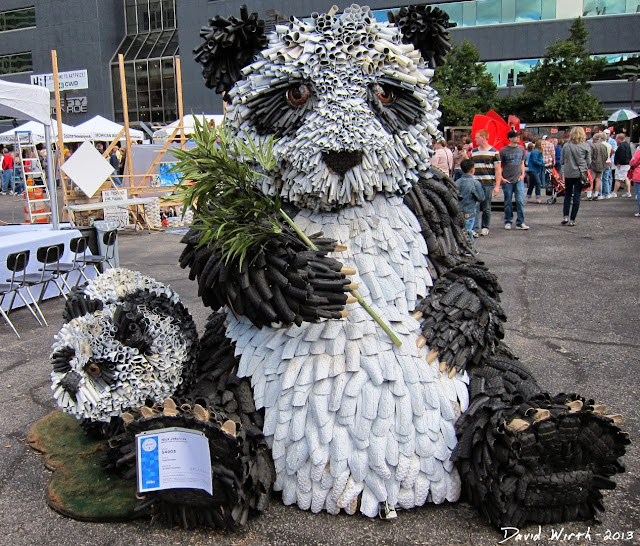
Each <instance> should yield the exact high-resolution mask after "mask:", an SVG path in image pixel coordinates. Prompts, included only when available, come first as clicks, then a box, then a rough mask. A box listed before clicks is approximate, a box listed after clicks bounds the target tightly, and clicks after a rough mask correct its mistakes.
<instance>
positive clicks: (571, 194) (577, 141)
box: [560, 127, 591, 226]
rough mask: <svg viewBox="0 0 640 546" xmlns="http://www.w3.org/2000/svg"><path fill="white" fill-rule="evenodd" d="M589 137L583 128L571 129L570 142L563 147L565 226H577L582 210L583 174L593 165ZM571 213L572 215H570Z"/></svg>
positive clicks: (563, 216)
mask: <svg viewBox="0 0 640 546" xmlns="http://www.w3.org/2000/svg"><path fill="white" fill-rule="evenodd" d="M586 140H587V136H586V135H585V133H584V129H583V128H582V127H574V128H573V129H571V133H570V136H569V142H567V143H566V144H565V145H564V146H563V147H562V177H563V178H564V184H565V191H564V204H563V206H562V222H560V223H561V224H562V225H563V226H564V225H567V224H568V225H570V226H575V225H576V216H578V209H579V208H580V194H581V192H582V182H581V176H582V173H586V172H587V170H588V169H589V165H590V164H591V147H590V146H589V145H588V144H587V143H586V142H585V141H586ZM569 212H571V214H569Z"/></svg>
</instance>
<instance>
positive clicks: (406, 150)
mask: <svg viewBox="0 0 640 546" xmlns="http://www.w3.org/2000/svg"><path fill="white" fill-rule="evenodd" d="M403 10H404V15H403V12H402V11H401V12H400V13H399V14H396V15H391V16H390V19H391V20H392V22H384V23H381V22H378V21H376V19H375V17H374V15H373V13H372V12H371V11H370V10H369V8H366V7H365V8H360V7H359V6H356V5H353V6H351V7H350V8H348V9H347V10H345V12H344V13H343V14H342V15H340V16H337V15H335V13H333V12H329V13H328V14H323V15H317V14H314V15H313V17H311V18H310V19H308V20H304V21H302V20H299V19H297V18H295V17H292V18H291V20H290V21H289V22H288V23H287V24H286V25H277V26H276V29H275V32H273V33H272V34H270V35H269V37H268V42H267V43H265V40H260V39H251V35H247V33H246V32H245V33H244V34H243V36H244V37H245V41H244V42H238V40H237V39H236V37H237V36H236V35H235V34H231V35H224V33H222V34H221V33H220V30H221V29H223V23H220V24H219V25H218V27H216V22H217V21H218V22H219V21H220V18H218V19H214V20H211V21H210V23H211V27H209V28H210V29H212V30H211V32H208V33H207V32H206V31H203V36H204V37H205V39H207V41H206V42H205V44H203V45H202V46H201V47H200V48H199V49H198V50H196V52H197V58H198V59H199V60H200V62H202V63H203V64H204V66H205V68H204V71H203V73H204V75H205V79H206V81H207V85H209V86H211V87H216V88H217V90H218V91H223V92H225V99H226V100H227V102H228V107H227V112H226V121H225V124H226V125H227V126H228V127H230V128H231V130H232V131H233V132H234V133H236V134H237V135H239V136H240V137H243V136H248V137H251V138H253V139H254V140H259V139H266V138H267V137H268V136H271V135H273V136H275V137H276V138H277V139H278V140H277V143H276V145H275V148H274V152H275V154H276V157H277V159H278V165H277V167H276V169H275V171H274V172H273V173H271V174H272V176H271V179H270V181H269V183H268V184H266V185H265V186H263V188H264V190H265V191H267V192H269V193H270V194H275V193H279V194H280V195H281V197H282V198H283V200H284V201H288V202H290V203H292V204H294V205H296V206H298V207H307V208H311V209H314V210H318V209H319V210H331V209H336V208H339V207H344V206H349V205H357V204H361V203H363V202H364V201H365V200H371V199H373V198H374V197H375V195H376V194H378V193H382V194H384V195H394V194H404V193H406V192H407V191H408V190H409V189H410V188H411V186H412V185H413V183H415V182H416V181H417V180H418V179H419V178H420V175H421V172H424V171H425V170H427V169H428V168H429V155H430V143H431V139H432V138H433V137H435V136H437V135H438V131H437V123H438V118H439V115H440V113H439V111H438V97H437V94H436V93H435V91H434V90H433V89H432V88H431V87H430V86H429V82H430V79H431V77H432V75H433V68H432V67H431V66H429V64H428V63H427V62H425V60H424V56H423V53H425V52H429V53H428V54H427V55H428V57H430V58H432V59H434V58H435V57H436V56H435V55H434V54H433V51H434V47H435V46H433V44H432V43H431V42H430V43H428V44H425V43H414V41H415V39H417V36H418V35H427V34H429V32H428V28H427V27H428V26H429V24H431V27H429V28H436V26H437V25H440V30H441V31H444V32H445V33H446V26H447V24H446V21H447V18H446V15H444V14H443V12H441V11H440V10H436V9H431V8H425V7H424V6H420V7H417V8H416V7H414V8H413V11H409V10H407V9H406V8H403ZM224 21H227V22H228V20H227V19H225V20H224ZM235 22H237V21H235ZM443 24H444V26H443ZM412 25H413V27H415V28H413V27H412ZM239 26H241V25H239V24H236V25H235V26H234V28H238V27H239ZM423 26H424V27H425V29H424V32H422V30H423V29H422V27H423ZM224 28H226V27H224ZM257 28H259V26H258V27H257ZM216 31H217V34H216ZM438 32H440V31H438ZM258 34H259V32H258ZM436 34H437V32H436ZM441 34H442V32H440V37H442V36H441ZM407 35H409V37H410V38H412V39H414V40H413V41H412V40H408V39H407ZM215 36H218V37H219V40H218V42H216V40H215V39H214V37H215ZM208 38H209V39H208ZM231 38H233V39H231ZM225 40H226V41H231V42H233V43H235V44H237V46H238V48H239V49H240V50H243V45H242V44H244V54H243V55H240V54H238V53H237V51H236V52H235V53H234V57H233V58H235V59H243V58H244V59H248V61H247V64H246V66H244V67H237V66H235V67H234V66H233V64H232V63H231V61H230V59H231V58H232V57H225V55H229V53H225V51H227V52H228V49H229V48H227V49H226V50H225V48H224V47H222V45H221V44H223V43H225V42H224V41H225ZM442 41H443V42H444V43H446V41H445V40H444V38H443V39H442ZM440 53H442V52H441V51H440V52H439V53H438V55H437V56H438V58H440V57H441V55H440ZM249 60H250V61H249ZM225 62H226V66H228V69H227V70H224V71H223V72H220V70H219V67H220V66H223V65H225ZM240 64H243V63H242V62H240ZM240 68H241V69H240ZM230 74H231V75H233V74H236V75H237V78H233V77H230V76H229V75H230Z"/></svg>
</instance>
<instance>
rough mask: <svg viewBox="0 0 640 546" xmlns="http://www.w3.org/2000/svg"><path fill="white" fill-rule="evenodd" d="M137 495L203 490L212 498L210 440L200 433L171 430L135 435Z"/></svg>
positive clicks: (184, 429)
mask: <svg viewBox="0 0 640 546" xmlns="http://www.w3.org/2000/svg"><path fill="white" fill-rule="evenodd" d="M136 455H137V471H138V491H139V492H140V493H146V492H147V491H159V490H164V489H203V490H204V491H206V492H207V493H209V494H210V495H212V494H213V480H212V477H211V455H210V452H209V440H208V439H207V437H206V436H205V435H204V434H203V433H202V432H200V431H198V430H191V429H188V428H180V427H171V428H161V429H157V430H152V431H147V432H142V433H140V434H136Z"/></svg>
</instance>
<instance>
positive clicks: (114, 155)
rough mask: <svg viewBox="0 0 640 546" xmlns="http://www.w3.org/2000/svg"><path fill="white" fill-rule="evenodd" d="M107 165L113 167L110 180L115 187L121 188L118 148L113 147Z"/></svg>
mask: <svg viewBox="0 0 640 546" xmlns="http://www.w3.org/2000/svg"><path fill="white" fill-rule="evenodd" d="M109 164H110V165H111V166H112V167H113V171H114V172H113V174H112V175H111V178H112V180H113V182H114V184H116V186H122V177H120V176H119V175H120V160H119V159H118V147H117V146H114V147H113V149H112V150H111V153H110V154H109Z"/></svg>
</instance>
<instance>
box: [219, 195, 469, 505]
mask: <svg viewBox="0 0 640 546" xmlns="http://www.w3.org/2000/svg"><path fill="white" fill-rule="evenodd" d="M295 221H296V223H297V224H298V225H299V226H300V228H301V229H302V230H303V231H305V232H306V233H308V234H312V233H315V232H318V231H322V232H324V235H325V236H326V237H332V238H334V239H337V240H338V241H339V242H340V243H342V244H345V245H346V246H347V248H348V249H347V251H346V252H343V253H340V254H339V255H337V256H336V257H337V258H338V259H339V260H340V261H342V262H343V263H344V264H345V265H348V266H355V267H356V269H357V270H358V273H357V274H356V275H354V276H353V277H352V279H353V281H354V282H356V283H357V284H358V285H359V288H358V291H359V292H360V294H361V295H362V296H363V298H364V299H365V300H366V301H367V302H368V303H369V304H370V305H371V306H372V307H373V309H374V310H375V311H376V312H377V313H378V314H379V315H380V316H381V317H382V319H383V320H384V321H385V322H386V323H387V324H388V325H389V326H390V327H391V329H392V330H393V331H394V332H395V333H396V334H397V335H398V337H399V338H400V339H401V341H402V346H401V347H397V346H395V345H394V344H393V343H392V341H391V340H390V339H389V337H388V336H387V335H386V334H385V333H384V332H383V331H382V329H381V328H380V327H379V326H378V325H377V324H376V323H375V322H374V321H373V319H372V318H371V317H370V316H369V314H367V313H366V312H365V311H364V309H362V308H361V307H360V306H359V305H358V304H352V305H348V306H347V310H348V311H349V316H348V317H346V318H345V319H342V320H328V321H322V322H320V323H317V324H309V323H304V324H303V325H302V326H301V327H298V326H296V325H292V326H290V327H286V328H277V327H275V328H266V327H265V328H262V330H258V329H257V328H255V327H254V326H253V325H252V324H251V323H250V322H249V320H248V319H246V318H244V317H242V318H241V319H240V320H237V319H236V318H235V317H234V316H233V314H232V313H230V312H229V313H228V320H229V327H228V329H227V335H228V337H230V338H231V339H232V340H233V341H235V343H236V354H238V355H240V366H239V372H238V375H239V376H240V377H250V378H251V383H252V386H253V391H254V398H255V402H256V406H257V407H258V408H260V407H263V408H264V409H265V424H264V434H265V436H266V438H267V441H268V442H269V445H270V447H271V450H272V456H273V459H274V463H275V468H276V472H277V480H276V484H275V489H276V490H281V491H282V492H283V499H284V502H285V504H297V505H298V506H299V507H300V508H302V509H305V510H307V509H311V510H312V511H313V512H319V511H321V510H323V509H324V510H326V511H327V512H330V513H334V514H336V513H338V512H339V511H340V510H341V509H344V510H345V511H346V512H347V513H350V514H352V513H354V512H355V511H356V509H357V505H358V501H360V511H361V512H362V513H364V514H365V515H367V516H369V517H374V516H376V515H377V514H378V507H379V505H380V503H383V502H387V503H388V505H389V506H396V505H399V506H401V507H403V508H411V507H414V506H420V505H422V504H424V503H425V502H426V501H428V500H430V501H432V502H434V503H441V502H443V501H444V500H445V499H446V500H449V501H455V500H457V499H458V496H459V493H460V480H459V477H458V474H457V472H456V469H455V468H454V465H453V463H452V462H451V461H450V460H449V457H450V455H451V452H452V450H453V448H454V447H455V445H456V435H455V428H454V423H455V420H456V418H457V417H458V415H460V412H462V411H465V410H466V409H467V405H468V394H467V383H468V378H467V377H466V375H463V374H457V375H454V376H453V377H452V378H449V376H448V374H447V373H440V372H439V362H438V360H437V359H436V360H435V362H433V363H432V364H428V363H427V361H426V356H427V354H428V352H429V347H422V348H419V347H418V346H417V345H416V340H417V338H418V337H419V336H420V329H419V323H418V322H417V321H416V320H414V319H413V318H412V317H411V316H410V312H411V311H412V310H413V309H414V307H415V304H416V302H417V300H418V298H420V297H424V296H426V295H427V293H428V289H429V286H431V277H430V275H429V271H428V268H427V260H426V254H427V247H426V244H425V242H424V239H423V237H422V236H421V234H420V227H419V225H418V222H417V220H416V219H415V217H414V216H413V214H412V213H411V212H410V211H409V209H408V208H407V207H406V206H405V205H404V204H403V202H402V198H400V197H392V198H385V197H382V196H377V197H376V198H375V199H374V200H373V201H371V202H367V203H365V205H363V206H360V207H354V208H347V209H343V210H340V211H338V212H334V213H313V212H311V211H301V212H300V213H298V215H297V216H296V218H295Z"/></svg>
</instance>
